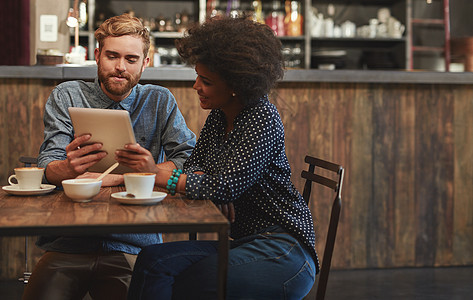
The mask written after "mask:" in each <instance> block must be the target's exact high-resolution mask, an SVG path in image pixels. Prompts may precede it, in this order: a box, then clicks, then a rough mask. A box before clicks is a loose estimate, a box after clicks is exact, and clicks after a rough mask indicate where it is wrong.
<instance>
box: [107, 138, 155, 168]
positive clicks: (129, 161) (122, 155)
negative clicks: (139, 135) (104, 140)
mask: <svg viewBox="0 0 473 300" xmlns="http://www.w3.org/2000/svg"><path fill="white" fill-rule="evenodd" d="M115 160H116V161H118V162H119V163H120V165H124V166H127V167H129V168H132V169H133V170H135V171H136V172H150V173H157V171H158V170H157V167H156V163H155V162H154V158H153V156H152V155H151V152H149V151H148V150H147V149H145V148H143V147H141V146H140V144H126V145H125V150H117V151H115Z"/></svg>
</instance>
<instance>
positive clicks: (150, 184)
mask: <svg viewBox="0 0 473 300" xmlns="http://www.w3.org/2000/svg"><path fill="white" fill-rule="evenodd" d="M123 178H124V180H125V188H126V192H127V194H131V195H133V196H135V198H149V197H151V194H152V193H153V188H154V180H155V178H156V174H155V173H125V174H123Z"/></svg>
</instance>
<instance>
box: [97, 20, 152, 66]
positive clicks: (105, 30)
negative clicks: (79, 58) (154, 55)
mask: <svg viewBox="0 0 473 300" xmlns="http://www.w3.org/2000/svg"><path fill="white" fill-rule="evenodd" d="M124 35H131V36H136V37H140V38H141V40H142V41H143V55H144V56H143V57H144V58H146V57H147V56H148V51H149V46H150V40H149V31H148V29H147V28H146V27H144V26H143V23H141V21H140V20H139V19H138V18H135V17H132V16H130V15H129V14H127V13H125V14H122V15H120V16H115V17H111V18H110V19H107V20H106V21H105V22H103V24H102V25H100V27H99V28H98V29H97V30H96V31H95V38H96V39H97V42H98V43H99V50H100V51H101V50H102V47H103V43H104V41H105V39H106V38H108V37H119V36H124Z"/></svg>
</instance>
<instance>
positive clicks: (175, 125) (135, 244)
mask: <svg viewBox="0 0 473 300" xmlns="http://www.w3.org/2000/svg"><path fill="white" fill-rule="evenodd" d="M70 106H73V107H89V108H102V109H121V110H127V111H128V112H129V113H130V119H131V123H132V125H133V131H134V133H135V137H136V141H137V142H138V143H139V144H140V145H141V146H142V147H144V148H146V149H148V150H149V151H150V152H151V154H152V156H153V158H154V160H155V162H156V163H161V162H163V161H164V159H165V157H166V159H167V160H168V161H172V162H173V163H174V164H175V165H176V166H177V167H178V168H182V166H183V163H184V161H185V160H186V159H187V158H188V157H189V155H190V154H191V152H192V150H193V148H194V146H195V134H194V133H193V132H192V131H191V130H189V129H188V128H187V125H186V122H185V120H184V117H183V116H182V114H181V112H180V111H179V108H178V107H177V103H176V100H175V98H174V96H173V95H172V94H171V92H170V91H169V90H168V89H166V88H164V87H161V86H157V85H151V84H146V85H141V84H137V85H136V86H135V87H134V88H133V89H132V91H131V94H130V95H129V96H128V97H127V98H125V99H123V100H122V101H121V102H115V101H113V100H112V99H110V98H108V97H107V95H106V94H105V93H104V92H103V91H102V89H101V87H100V84H99V81H98V79H95V81H94V82H85V81H69V82H64V83H61V84H59V85H58V86H57V87H56V88H55V89H54V90H53V91H52V93H51V95H50V96H49V99H48V101H47V103H46V106H45V112H44V141H43V144H42V145H41V148H40V153H39V156H38V166H40V167H44V168H46V166H47V165H48V164H49V163H50V162H52V161H55V160H65V159H66V150H65V149H66V146H67V145H68V144H69V143H70V142H71V141H72V140H73V139H74V130H73V127H72V122H71V119H70V117H69V112H68V110H67V108H68V107H70ZM46 180H47V178H46ZM161 242H162V238H161V235H160V234H108V235H104V236H95V237H89V236H80V237H79V236H74V237H64V236H61V237H60V236H41V237H39V239H38V241H37V243H36V244H37V245H38V247H40V248H42V249H44V250H49V251H59V252H66V253H87V252H92V251H106V252H107V251H122V252H126V253H130V254H138V252H139V251H140V250H141V248H142V247H144V246H147V245H151V244H156V243H161Z"/></svg>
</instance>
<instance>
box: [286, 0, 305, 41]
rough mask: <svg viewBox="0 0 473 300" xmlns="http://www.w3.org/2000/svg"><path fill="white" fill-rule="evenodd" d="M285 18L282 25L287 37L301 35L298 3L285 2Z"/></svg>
mask: <svg viewBox="0 0 473 300" xmlns="http://www.w3.org/2000/svg"><path fill="white" fill-rule="evenodd" d="M285 6H286V17H285V19H284V25H285V27H286V35H287V36H301V35H302V34H303V28H302V27H303V22H302V21H303V20H302V14H301V5H300V3H299V1H289V0H286V5H285Z"/></svg>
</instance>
